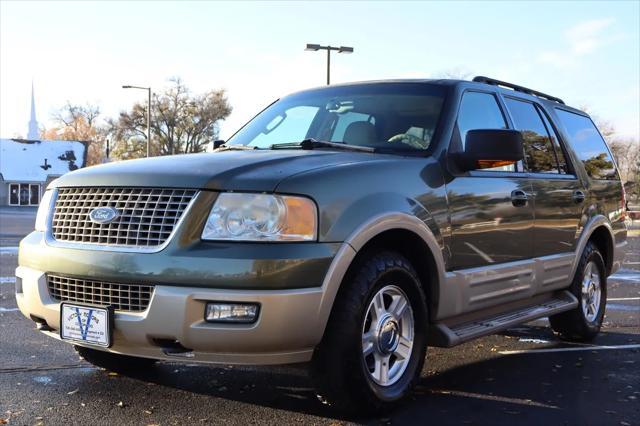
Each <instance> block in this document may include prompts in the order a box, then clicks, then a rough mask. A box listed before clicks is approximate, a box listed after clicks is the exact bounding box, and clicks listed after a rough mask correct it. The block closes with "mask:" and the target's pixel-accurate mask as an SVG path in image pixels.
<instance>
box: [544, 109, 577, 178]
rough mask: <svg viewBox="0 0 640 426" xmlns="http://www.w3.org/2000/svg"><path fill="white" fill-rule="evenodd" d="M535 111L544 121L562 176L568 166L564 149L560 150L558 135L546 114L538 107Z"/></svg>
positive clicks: (567, 170)
mask: <svg viewBox="0 0 640 426" xmlns="http://www.w3.org/2000/svg"><path fill="white" fill-rule="evenodd" d="M536 109H537V110H538V113H539V114H540V116H541V117H542V120H543V121H544V125H545V127H546V128H547V132H548V133H549V134H550V135H551V142H552V143H553V147H554V148H555V150H556V157H557V158H558V167H559V168H560V173H563V174H566V173H569V166H568V165H567V160H566V157H565V155H564V149H562V146H561V145H560V139H559V138H558V134H557V133H556V131H555V129H554V128H553V126H552V125H551V122H550V121H549V118H548V117H547V113H546V112H544V111H543V110H542V109H540V108H539V107H536Z"/></svg>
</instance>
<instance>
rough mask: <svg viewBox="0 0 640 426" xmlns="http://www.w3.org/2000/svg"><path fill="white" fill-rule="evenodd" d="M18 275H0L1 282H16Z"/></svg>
mask: <svg viewBox="0 0 640 426" xmlns="http://www.w3.org/2000/svg"><path fill="white" fill-rule="evenodd" d="M15 283H16V277H0V284H15Z"/></svg>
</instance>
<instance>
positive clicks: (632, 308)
mask: <svg viewBox="0 0 640 426" xmlns="http://www.w3.org/2000/svg"><path fill="white" fill-rule="evenodd" d="M607 310H608V311H625V312H640V305H623V304H622V303H608V304H607Z"/></svg>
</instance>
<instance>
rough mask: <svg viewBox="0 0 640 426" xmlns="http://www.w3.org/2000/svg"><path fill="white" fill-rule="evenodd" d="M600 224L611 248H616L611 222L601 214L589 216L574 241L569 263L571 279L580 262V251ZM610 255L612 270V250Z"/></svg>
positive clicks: (613, 257)
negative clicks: (606, 232)
mask: <svg viewBox="0 0 640 426" xmlns="http://www.w3.org/2000/svg"><path fill="white" fill-rule="evenodd" d="M601 226H604V227H605V229H606V230H607V231H608V235H609V241H610V243H611V247H612V249H613V250H615V249H616V246H615V241H616V240H615V237H614V236H613V228H612V227H611V223H609V220H608V219H607V218H606V217H605V216H603V215H601V214H599V215H595V216H593V217H591V219H589V221H588V222H587V223H586V224H585V225H584V227H583V228H582V232H581V233H580V238H579V239H578V242H577V243H576V249H575V256H574V259H573V264H572V265H571V275H570V277H572V279H573V277H574V276H575V274H576V269H577V268H578V263H579V262H580V256H581V255H582V252H583V251H584V248H585V247H586V245H587V242H588V241H589V239H590V238H591V236H592V235H593V232H594V231H595V230H596V229H597V228H599V227H601ZM610 255H611V268H612V270H614V269H615V265H614V261H615V253H614V252H612V253H610Z"/></svg>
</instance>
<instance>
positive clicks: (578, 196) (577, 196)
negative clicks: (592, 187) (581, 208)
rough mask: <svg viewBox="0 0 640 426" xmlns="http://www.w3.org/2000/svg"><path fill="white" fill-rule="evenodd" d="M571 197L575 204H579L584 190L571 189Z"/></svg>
mask: <svg viewBox="0 0 640 426" xmlns="http://www.w3.org/2000/svg"><path fill="white" fill-rule="evenodd" d="M571 197H572V198H573V201H574V202H575V203H576V204H580V203H582V202H583V201H584V198H585V195H584V192H582V191H580V190H577V191H573V195H572V196H571Z"/></svg>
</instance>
